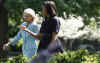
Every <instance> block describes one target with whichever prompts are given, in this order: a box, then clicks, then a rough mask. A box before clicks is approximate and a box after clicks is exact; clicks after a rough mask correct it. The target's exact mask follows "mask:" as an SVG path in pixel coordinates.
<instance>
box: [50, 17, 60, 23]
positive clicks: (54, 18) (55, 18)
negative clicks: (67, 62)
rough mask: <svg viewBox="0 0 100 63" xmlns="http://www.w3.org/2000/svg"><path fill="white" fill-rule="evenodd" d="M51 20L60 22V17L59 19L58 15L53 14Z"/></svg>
mask: <svg viewBox="0 0 100 63" xmlns="http://www.w3.org/2000/svg"><path fill="white" fill-rule="evenodd" d="M51 22H53V23H60V19H59V17H57V16H54V17H53V18H52V19H51Z"/></svg>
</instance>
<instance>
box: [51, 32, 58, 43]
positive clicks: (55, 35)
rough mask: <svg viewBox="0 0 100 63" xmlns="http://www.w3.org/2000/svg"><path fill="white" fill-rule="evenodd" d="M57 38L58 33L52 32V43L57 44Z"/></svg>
mask: <svg viewBox="0 0 100 63" xmlns="http://www.w3.org/2000/svg"><path fill="white" fill-rule="evenodd" d="M56 38H57V33H56V32H52V39H51V43H53V42H55V40H56Z"/></svg>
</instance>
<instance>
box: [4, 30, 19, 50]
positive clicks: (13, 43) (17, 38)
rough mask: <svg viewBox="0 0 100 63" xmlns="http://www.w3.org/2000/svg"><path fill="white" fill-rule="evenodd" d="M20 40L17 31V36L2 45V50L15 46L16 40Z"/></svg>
mask: <svg viewBox="0 0 100 63" xmlns="http://www.w3.org/2000/svg"><path fill="white" fill-rule="evenodd" d="M20 38H21V31H19V32H18V33H17V35H16V36H15V37H14V39H13V40H11V41H10V42H8V43H6V44H4V45H3V49H4V50H6V49H8V47H9V45H15V44H16V43H17V42H18V40H19V39H20Z"/></svg>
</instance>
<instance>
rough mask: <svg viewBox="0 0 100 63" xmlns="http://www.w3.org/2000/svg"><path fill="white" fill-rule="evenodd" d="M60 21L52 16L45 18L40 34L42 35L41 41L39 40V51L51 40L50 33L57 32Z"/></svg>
mask: <svg viewBox="0 0 100 63" xmlns="http://www.w3.org/2000/svg"><path fill="white" fill-rule="evenodd" d="M59 29H60V20H59V19H58V17H56V16H54V17H51V18H45V21H43V22H42V25H41V28H40V33H41V34H42V39H41V40H40V45H39V49H45V48H46V47H47V46H48V45H49V43H50V41H51V38H52V32H57V33H58V32H59Z"/></svg>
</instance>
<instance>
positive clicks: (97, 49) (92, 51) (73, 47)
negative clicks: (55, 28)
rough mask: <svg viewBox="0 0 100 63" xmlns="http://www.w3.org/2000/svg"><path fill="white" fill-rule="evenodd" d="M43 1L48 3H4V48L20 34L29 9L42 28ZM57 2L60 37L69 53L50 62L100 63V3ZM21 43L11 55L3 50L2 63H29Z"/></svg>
mask: <svg viewBox="0 0 100 63" xmlns="http://www.w3.org/2000/svg"><path fill="white" fill-rule="evenodd" d="M43 1H45V0H0V29H1V31H2V33H0V37H1V40H2V41H0V43H1V46H2V44H4V43H6V42H8V41H9V40H12V39H13V37H14V36H15V35H16V34H17V32H18V30H19V28H18V25H20V24H21V23H23V22H24V20H23V11H24V9H26V8H32V9H34V10H35V12H36V15H37V17H38V19H39V20H38V21H37V23H38V26H39V27H40V25H41V22H42V20H43V16H42V13H41V11H42V9H41V8H42V3H43ZM53 1H55V3H56V6H57V16H59V18H60V20H61V28H60V32H59V34H58V37H59V39H60V40H61V42H62V44H63V46H64V49H65V52H64V53H62V54H58V55H56V56H55V57H54V58H53V59H51V60H50V63H89V62H90V63H100V0H53ZM2 24H3V25H2ZM4 27H6V28H4ZM3 29H4V31H3ZM5 31H6V32H5ZM21 44H22V39H21V40H19V42H18V44H17V45H16V46H14V47H10V48H9V50H8V51H9V52H8V51H3V50H0V61H1V63H3V62H9V63H11V62H12V63H14V62H16V63H22V62H25V60H26V59H25V58H23V56H22V55H21ZM1 48H2V47H1ZM13 59H14V60H13Z"/></svg>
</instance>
